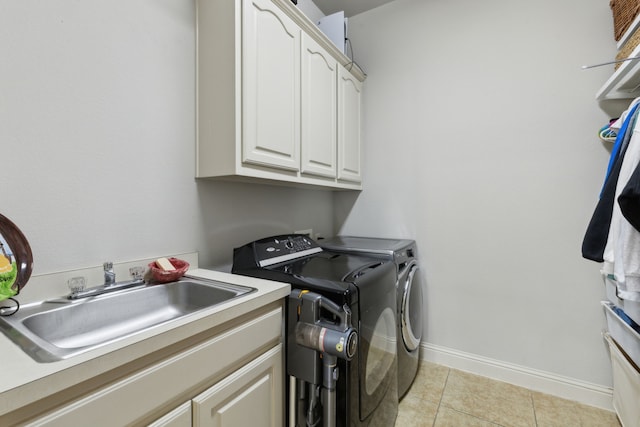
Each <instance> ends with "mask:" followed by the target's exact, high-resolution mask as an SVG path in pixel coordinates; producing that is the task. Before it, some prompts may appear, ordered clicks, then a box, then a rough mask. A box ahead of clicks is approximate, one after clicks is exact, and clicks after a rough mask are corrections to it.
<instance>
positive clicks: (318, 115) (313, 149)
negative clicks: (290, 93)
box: [302, 34, 338, 178]
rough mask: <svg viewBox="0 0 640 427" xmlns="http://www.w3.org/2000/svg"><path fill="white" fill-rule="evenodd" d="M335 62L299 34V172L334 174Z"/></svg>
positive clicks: (323, 50) (335, 159) (335, 127)
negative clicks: (300, 166)
mask: <svg viewBox="0 0 640 427" xmlns="http://www.w3.org/2000/svg"><path fill="white" fill-rule="evenodd" d="M337 76H338V62H337V61H336V60H335V58H333V57H332V56H331V55H329V53H328V52H327V51H326V50H325V49H324V48H323V47H322V46H320V45H319V44H318V43H317V42H316V41H315V40H313V39H312V38H311V37H310V36H308V35H307V34H303V35H302V172H303V173H307V174H312V175H320V176H327V177H331V178H335V177H336V161H337V158H336V153H337V140H338V139H337V138H338V131H337V125H336V123H337V118H338V116H337V103H336V96H337V81H338V80H337Z"/></svg>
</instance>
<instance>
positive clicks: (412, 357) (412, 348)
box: [320, 236, 423, 397]
mask: <svg viewBox="0 0 640 427" xmlns="http://www.w3.org/2000/svg"><path fill="white" fill-rule="evenodd" d="M320 244H321V246H322V247H323V248H325V249H327V250H331V251H333V252H343V253H348V254H360V255H363V254H364V255H368V256H375V257H380V258H381V259H385V260H390V261H393V262H394V263H395V265H396V271H397V281H396V288H397V292H398V293H397V302H398V307H397V312H396V313H397V328H398V395H399V396H400V397H402V396H404V395H405V394H406V392H407V391H408V390H409V387H411V383H413V380H414V379H415V377H416V373H417V372H418V365H419V362H420V355H419V353H420V340H421V339H422V317H423V301H422V287H421V286H420V283H418V282H417V281H415V282H414V278H415V275H416V272H417V271H418V262H417V259H416V243H415V241H413V240H405V239H378V238H369V237H351V236H337V237H335V238H332V239H328V240H324V241H321V243H320Z"/></svg>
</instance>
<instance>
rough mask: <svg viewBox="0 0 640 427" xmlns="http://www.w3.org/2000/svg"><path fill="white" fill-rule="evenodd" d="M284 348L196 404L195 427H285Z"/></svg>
mask: <svg viewBox="0 0 640 427" xmlns="http://www.w3.org/2000/svg"><path fill="white" fill-rule="evenodd" d="M282 366H283V360H282V349H281V348H280V347H278V348H274V349H272V350H270V351H269V352H267V353H265V354H264V355H262V356H261V357H259V358H257V359H256V360H254V361H253V362H251V363H249V364H247V365H246V366H245V367H243V368H241V369H239V370H238V371H236V372H234V373H233V374H231V375H230V376H229V377H227V378H225V379H224V380H222V381H221V382H220V383H219V384H216V385H215V386H213V387H211V388H210V389H209V390H207V391H205V392H204V393H202V394H200V395H198V396H197V397H195V398H194V399H193V401H192V407H193V425H194V426H195V427H234V426H264V427H281V426H282V425H284V424H283V423H284V416H283V412H282V411H281V410H280V409H281V408H282V407H283V404H284V403H283V400H282V387H283V385H282V379H283V370H282Z"/></svg>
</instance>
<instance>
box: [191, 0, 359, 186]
mask: <svg viewBox="0 0 640 427" xmlns="http://www.w3.org/2000/svg"><path fill="white" fill-rule="evenodd" d="M197 50H198V58H197V61H198V62H197V122H198V125H197V132H198V134H197V150H196V153H197V163H196V177H198V178H218V179H227V180H239V181H252V182H267V183H273V184H287V185H295V186H300V185H302V186H315V187H322V188H333V189H354V190H359V189H361V188H362V185H361V174H360V124H361V122H360V96H361V92H362V82H363V81H364V77H365V76H364V74H363V73H362V71H361V70H360V69H359V68H358V67H353V70H350V71H347V70H346V69H345V68H344V65H345V64H349V63H350V60H349V59H348V58H347V57H346V56H345V55H344V54H342V52H340V51H339V50H338V49H337V48H336V47H335V46H334V45H333V44H332V43H331V42H330V41H329V40H328V39H327V38H326V37H325V36H324V34H322V33H321V32H320V30H319V29H318V28H317V27H316V26H315V24H313V23H312V22H311V21H310V20H309V19H308V18H307V17H306V16H304V15H303V14H302V13H301V12H300V11H299V10H298V9H297V8H296V7H295V6H294V5H293V4H292V3H291V1H290V0H235V1H233V0H229V1H219V0H197ZM343 86H344V87H343ZM353 120H355V121H353ZM353 138H356V139H357V140H354V139H353Z"/></svg>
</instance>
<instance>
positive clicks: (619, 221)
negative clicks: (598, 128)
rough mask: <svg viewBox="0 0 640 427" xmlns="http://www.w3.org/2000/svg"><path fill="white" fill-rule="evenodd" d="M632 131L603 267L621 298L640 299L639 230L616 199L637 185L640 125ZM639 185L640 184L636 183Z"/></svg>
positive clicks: (622, 165)
mask: <svg viewBox="0 0 640 427" xmlns="http://www.w3.org/2000/svg"><path fill="white" fill-rule="evenodd" d="M627 132H628V133H630V134H631V139H630V140H629V143H628V146H627V148H626V150H624V154H623V155H622V156H621V157H622V164H621V166H620V172H619V174H618V180H617V183H616V190H615V199H616V203H614V204H613V209H612V213H611V224H610V227H609V234H608V237H607V244H606V246H605V251H604V256H603V258H604V261H605V266H604V270H605V271H608V272H612V273H613V275H614V277H615V279H616V282H617V284H618V295H619V296H620V297H621V298H624V299H629V300H634V301H639V300H640V231H638V230H637V229H636V228H635V227H634V226H633V225H632V224H631V223H630V222H629V221H628V220H627V219H626V218H625V216H624V215H623V214H622V209H621V206H620V204H619V203H617V200H618V199H619V197H620V196H621V194H622V192H623V191H624V189H625V188H627V186H628V185H631V186H632V187H633V186H634V183H633V180H632V178H633V174H634V171H635V170H636V168H637V167H638V165H640V125H635V124H634V126H630V127H629V129H628V130H627ZM636 184H637V183H636Z"/></svg>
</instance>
